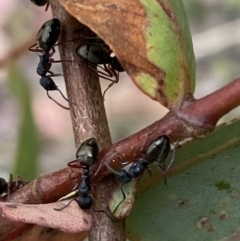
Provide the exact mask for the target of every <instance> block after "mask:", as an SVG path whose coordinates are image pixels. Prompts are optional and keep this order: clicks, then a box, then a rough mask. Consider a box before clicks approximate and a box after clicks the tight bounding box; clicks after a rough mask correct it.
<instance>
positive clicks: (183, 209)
mask: <svg viewBox="0 0 240 241" xmlns="http://www.w3.org/2000/svg"><path fill="white" fill-rule="evenodd" d="M239 129H240V121H239V120H238V121H236V122H234V123H232V124H230V125H226V126H221V127H219V128H217V130H216V131H214V132H213V133H211V134H209V135H208V136H207V137H206V138H203V139H200V140H196V141H193V142H191V143H189V144H187V145H185V146H184V147H182V148H180V149H178V150H177V152H176V159H175V162H174V164H173V165H174V166H173V168H172V169H171V172H172V173H175V175H173V176H170V175H168V176H167V181H168V184H167V186H165V185H164V183H163V182H162V177H161V175H160V171H159V168H157V167H156V166H155V167H156V168H155V167H153V169H154V174H153V177H149V176H148V175H146V173H145V175H144V177H143V178H142V179H141V181H140V183H139V188H138V190H139V192H138V195H137V201H136V202H135V204H134V208H133V210H132V213H131V215H130V217H129V218H128V220H127V229H128V236H129V238H130V239H131V240H132V241H134V240H139V239H141V240H144V241H147V240H151V241H152V240H165V241H168V240H169V241H170V240H171V241H172V240H185V241H187V240H189V241H192V240H194V241H198V240H199V241H202V240H223V238H226V237H233V236H234V235H235V233H237V232H238V229H239V215H238V213H239V209H240V202H239V198H240V187H239V176H240V175H239V174H240V173H239V171H240V169H239V158H240V151H239V144H240V137H239ZM238 239H239V238H238ZM238 239H236V240H238Z"/></svg>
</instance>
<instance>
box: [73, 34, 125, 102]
mask: <svg viewBox="0 0 240 241" xmlns="http://www.w3.org/2000/svg"><path fill="white" fill-rule="evenodd" d="M84 38H85V39H86V40H87V43H86V44H83V45H80V46H78V47H77V49H76V53H77V55H78V56H80V57H81V58H82V59H84V60H86V61H87V63H88V64H89V68H91V69H93V70H94V71H96V70H95V68H93V67H92V66H91V64H92V65H97V66H98V67H99V68H101V69H102V70H103V71H104V72H103V71H99V70H98V71H97V73H98V76H99V77H101V78H103V79H106V80H109V81H111V82H112V83H111V84H110V85H109V86H108V87H107V89H106V90H105V91H104V92H103V98H104V95H105V93H106V91H107V90H108V89H109V88H110V87H111V86H112V85H114V84H116V83H118V81H119V72H124V69H123V67H122V66H121V64H120V62H119V61H118V59H117V57H116V56H111V55H112V53H113V52H112V50H111V49H110V48H109V47H108V45H106V44H105V43H104V42H103V40H101V39H100V38H98V37H84ZM99 65H103V67H101V66H99Z"/></svg>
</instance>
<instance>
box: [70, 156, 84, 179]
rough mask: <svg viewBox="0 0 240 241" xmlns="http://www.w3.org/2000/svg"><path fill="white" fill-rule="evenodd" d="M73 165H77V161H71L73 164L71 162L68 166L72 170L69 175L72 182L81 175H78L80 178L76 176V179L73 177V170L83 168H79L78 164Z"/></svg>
mask: <svg viewBox="0 0 240 241" xmlns="http://www.w3.org/2000/svg"><path fill="white" fill-rule="evenodd" d="M73 163H76V160H74V161H71V162H69V163H68V164H67V165H68V167H69V168H70V169H71V173H70V174H69V179H70V180H73V179H76V178H78V177H79V175H78V176H75V177H72V174H73V173H74V172H73V170H72V168H82V167H81V166H79V165H78V164H73Z"/></svg>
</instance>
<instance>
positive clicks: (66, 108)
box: [47, 91, 70, 110]
mask: <svg viewBox="0 0 240 241" xmlns="http://www.w3.org/2000/svg"><path fill="white" fill-rule="evenodd" d="M47 96H48V98H49V99H50V100H52V101H53V102H55V103H56V104H57V105H58V106H60V107H62V108H63V109H65V110H70V109H69V108H68V107H65V106H63V105H61V104H60V103H58V102H57V101H56V100H55V99H53V98H52V97H51V96H50V95H49V93H48V91H47Z"/></svg>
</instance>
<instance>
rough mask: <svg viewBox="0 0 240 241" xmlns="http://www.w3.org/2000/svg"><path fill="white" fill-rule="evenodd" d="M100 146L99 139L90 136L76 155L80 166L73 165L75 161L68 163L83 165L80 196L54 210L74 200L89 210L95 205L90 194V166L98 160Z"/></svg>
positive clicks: (79, 189) (79, 187)
mask: <svg viewBox="0 0 240 241" xmlns="http://www.w3.org/2000/svg"><path fill="white" fill-rule="evenodd" d="M98 152H99V148H98V144H97V140H96V139H95V138H90V139H87V140H86V141H84V142H83V143H82V144H81V145H80V147H79V148H78V150H77V153H76V157H77V162H78V164H79V165H78V166H76V165H72V163H73V162H75V161H73V162H70V163H68V166H70V167H77V168H79V167H82V168H83V172H82V181H81V182H80V184H79V186H78V197H77V198H75V199H72V200H71V201H70V202H69V203H68V204H66V205H65V206H63V207H61V208H54V210H57V211H61V210H63V209H65V208H66V207H68V206H69V204H70V203H71V202H72V201H74V200H75V201H76V202H77V204H78V205H79V207H80V208H81V209H83V210H88V209H90V208H91V207H92V205H93V198H92V197H91V196H90V195H89V193H90V191H91V180H90V175H89V174H90V173H89V171H90V167H91V166H92V165H93V164H94V163H95V161H96V160H97V156H98Z"/></svg>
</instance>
